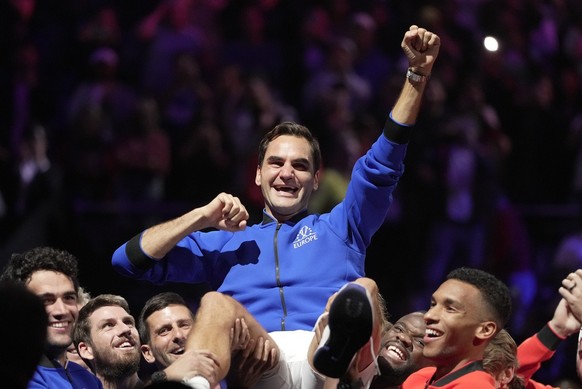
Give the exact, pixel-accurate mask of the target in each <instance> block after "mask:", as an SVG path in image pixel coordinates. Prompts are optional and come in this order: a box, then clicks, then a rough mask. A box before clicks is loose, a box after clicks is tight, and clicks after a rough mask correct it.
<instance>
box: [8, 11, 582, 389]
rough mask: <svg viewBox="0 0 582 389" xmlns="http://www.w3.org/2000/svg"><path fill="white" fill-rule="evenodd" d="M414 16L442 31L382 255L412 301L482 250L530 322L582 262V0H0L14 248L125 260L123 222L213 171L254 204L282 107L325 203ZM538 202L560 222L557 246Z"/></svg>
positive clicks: (422, 301) (181, 194) (215, 183)
mask: <svg viewBox="0 0 582 389" xmlns="http://www.w3.org/2000/svg"><path fill="white" fill-rule="evenodd" d="M411 24H417V25H420V26H424V27H426V28H427V29H429V30H431V31H433V32H435V33H437V34H438V35H439V36H440V37H441V40H442V49H441V53H440V55H439V63H438V65H437V66H436V67H435V68H434V69H433V71H434V72H433V74H432V75H431V79H430V81H429V86H428V90H427V93H426V98H425V102H424V106H423V109H422V112H421V117H420V120H419V121H418V123H417V125H416V129H415V131H414V137H413V139H412V141H411V145H410V147H409V151H408V156H407V159H406V173H405V175H404V178H403V180H402V182H401V184H400V185H399V187H398V189H397V191H396V194H395V195H396V199H395V204H394V205H393V207H392V212H391V214H390V217H389V219H388V220H387V221H386V226H385V228H383V230H381V231H380V233H379V234H378V235H379V237H378V238H376V240H375V242H373V245H372V247H371V249H370V252H369V255H371V256H376V257H378V258H380V260H375V261H368V263H372V264H371V265H370V269H369V274H370V275H371V276H372V277H373V278H375V279H376V280H377V281H378V284H379V285H380V286H381V288H382V289H383V291H385V294H386V296H387V297H386V298H387V301H388V306H389V310H390V311H393V312H394V315H395V317H398V314H399V313H404V312H410V311H411V308H412V307H414V308H422V307H423V305H426V303H427V296H426V291H429V290H434V289H435V286H436V285H437V284H438V282H440V281H441V280H442V279H444V275H445V274H446V272H447V271H448V270H449V269H451V268H452V267H454V266H458V265H463V264H465V265H469V266H473V267H480V268H484V269H487V270H489V271H491V272H493V273H494V274H496V275H498V276H499V277H500V278H502V279H503V280H504V281H506V282H507V283H508V284H509V285H510V286H511V287H512V289H513V291H514V293H515V298H516V304H515V306H516V313H515V314H514V322H513V323H512V334H513V335H514V336H515V337H516V339H520V338H521V337H522V336H528V335H529V334H531V333H533V330H532V329H531V328H534V329H537V328H538V327H539V325H538V323H537V322H536V320H537V319H538V318H540V317H541V318H547V317H549V316H550V314H549V312H551V311H552V310H553V307H555V303H554V302H551V301H548V300H550V299H551V298H552V297H548V296H547V295H546V294H545V293H544V291H545V290H546V287H547V289H548V290H551V291H552V293H549V295H550V296H553V295H554V293H553V291H554V290H555V288H556V285H558V284H557V282H558V280H559V279H561V278H562V276H563V274H566V273H567V272H569V271H573V270H574V269H576V268H580V267H582V243H580V242H582V238H581V237H580V234H581V232H580V231H582V223H580V216H581V215H582V210H581V209H582V208H580V205H581V204H582V203H581V202H580V200H581V199H582V3H581V2H579V1H577V0H439V1H436V0H434V1H428V0H427V1H421V0H408V1H383V0H359V1H349V0H320V1H304V0H254V1H250V0H239V1H229V0H147V1H139V2H115V1H107V0H84V1H78V0H43V1H37V0H8V1H5V2H2V4H1V5H0V30H1V31H0V47H3V55H2V56H0V128H1V130H0V253H1V255H2V257H0V261H4V260H5V259H4V258H6V256H7V255H9V254H10V253H11V252H15V251H19V250H24V249H27V248H30V247H34V246H39V245H46V244H50V245H56V246H61V247H64V248H67V249H69V250H71V251H79V252H83V253H84V254H82V255H81V254H79V255H78V256H79V257H80V258H87V261H88V262H92V263H91V265H88V264H86V265H83V264H81V266H82V267H83V266H86V268H87V269H92V270H90V271H89V272H93V273H92V274H93V275H94V276H95V278H98V277H100V276H103V275H106V276H107V277H110V275H109V272H110V271H111V270H110V269H109V258H110V256H111V252H112V250H113V248H114V247H116V246H117V245H118V244H119V243H121V241H122V240H124V239H125V238H126V237H127V236H128V233H127V231H138V230H140V228H145V227H146V226H149V225H151V224H152V223H154V222H155V221H159V220H163V219H166V218H168V217H170V216H175V215H177V214H178V212H180V211H182V210H185V209H190V208H192V207H193V206H196V205H201V204H204V203H206V202H208V201H209V200H210V199H212V198H213V197H214V196H215V195H216V194H218V193H219V192H223V191H224V192H228V193H232V194H235V195H237V196H239V197H240V198H241V199H242V201H243V203H244V204H245V205H246V207H247V208H248V209H250V210H251V214H252V215H251V217H252V218H253V217H254V218H255V219H257V218H259V217H260V215H261V213H260V210H261V208H262V197H261V194H260V193H259V192H257V191H258V190H259V189H258V188H257V187H256V186H254V184H253V183H254V179H253V177H254V173H255V169H256V150H255V145H257V144H258V140H259V139H260V138H261V136H262V135H263V133H264V132H265V131H267V130H269V129H271V128H272V127H273V126H274V124H276V123H279V122H281V121H285V120H292V121H298V122H301V123H303V124H306V125H307V126H308V127H309V128H310V129H311V130H312V131H313V132H314V133H315V134H316V136H317V137H318V138H319V140H320V142H321V147H322V153H323V156H324V160H323V181H322V184H321V189H320V191H319V192H318V194H317V196H315V198H314V201H313V203H312V211H313V212H324V211H327V210H329V208H330V207H332V206H333V205H334V204H335V203H337V201H338V199H341V198H342V196H343V193H344V191H345V187H346V183H347V179H348V177H347V175H348V174H349V172H350V171H351V167H352V164H353V162H354V160H355V159H356V158H357V157H358V156H360V155H361V154H362V153H363V152H364V151H365V150H367V148H368V147H369V145H370V143H371V142H372V140H374V139H375V138H376V136H377V134H378V133H379V131H380V129H381V128H382V125H383V120H384V118H385V116H386V114H387V112H388V111H389V109H390V108H391V104H393V103H394V101H395V100H396V97H397V96H395V94H396V93H398V91H399V87H400V85H401V84H402V80H403V78H404V75H405V73H406V66H407V64H406V63H403V62H401V60H400V58H401V55H400V50H401V49H400V39H401V32H402V31H404V30H406V29H407V28H408V26H409V25H411ZM487 36H491V37H494V38H496V39H497V40H498V42H499V50H497V51H488V50H486V49H485V47H484V45H483V40H484V38H485V37H487ZM557 205H559V206H560V207H559V208H556V206H557ZM526 210H530V211H531V210H537V212H538V213H536V215H539V214H542V215H543V216H544V217H545V219H544V220H546V221H547V220H550V221H553V220H554V219H556V218H558V219H559V220H560V221H561V222H563V223H562V224H560V225H559V226H558V227H555V225H554V224H551V226H552V228H555V229H554V230H553V231H552V232H551V233H552V234H553V235H552V236H553V238H554V239H553V241H552V242H551V244H549V245H548V247H545V246H544V247H540V244H539V243H538V242H536V239H538V238H539V236H538V234H540V230H541V231H542V233H543V232H544V231H545V230H544V229H543V228H541V229H540V228H536V226H537V225H532V222H531V220H530V219H529V218H528V215H531V213H530V214H528V213H524V212H525V211H526ZM532 212H533V211H532ZM533 213H535V212H533ZM536 220H538V221H539V217H538V218H537V219H536ZM546 232H547V231H546ZM383 256H385V257H387V258H385V260H384V259H383ZM403 274H407V276H403ZM87 277H91V275H87ZM111 277H113V276H111ZM112 279H113V278H112ZM411 281H413V282H411ZM86 283H87V284H89V286H92V287H93V290H96V291H98V290H99V288H100V287H103V288H104V287H105V285H103V280H102V279H100V281H99V282H98V281H91V280H87V282H86ZM106 290H107V291H110V288H107V289H106ZM121 294H124V295H127V293H126V292H125V291H124V292H123V293H121ZM396 296H399V297H398V298H397V297H396ZM546 307H547V308H546ZM554 361H555V362H554V365H552V366H553V367H551V368H553V369H554V370H555V371H551V370H550V371H548V372H547V373H546V374H548V377H549V378H548V379H547V381H550V380H552V374H554V375H556V374H557V373H556V372H557V371H559V370H560V369H561V368H563V366H562V365H561V363H564V361H563V360H561V359H560V358H559V357H555V358H554ZM569 361H570V362H571V358H570V360H569ZM566 363H568V360H566ZM571 368H572V369H573V366H571Z"/></svg>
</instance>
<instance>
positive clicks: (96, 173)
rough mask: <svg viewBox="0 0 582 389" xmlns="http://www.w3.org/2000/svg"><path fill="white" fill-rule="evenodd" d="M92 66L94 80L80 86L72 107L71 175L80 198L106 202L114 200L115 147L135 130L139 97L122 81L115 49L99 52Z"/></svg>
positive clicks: (71, 101) (70, 107) (74, 94)
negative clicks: (132, 128)
mask: <svg viewBox="0 0 582 389" xmlns="http://www.w3.org/2000/svg"><path fill="white" fill-rule="evenodd" d="M89 65H90V70H91V74H90V79H88V80H83V81H82V82H81V84H80V85H78V86H77V88H76V90H75V92H74V93H73V95H72V96H71V99H70V101H69V103H68V111H69V123H68V126H69V134H70V137H69V145H68V147H69V152H70V153H69V155H68V157H69V158H70V160H69V164H68V165H69V167H70V172H69V173H70V174H71V178H72V181H73V182H72V184H73V188H74V189H73V193H74V194H75V195H76V196H80V198H83V199H88V200H89V199H93V200H106V199H111V198H112V196H113V188H112V185H113V183H112V179H111V171H110V170H111V158H112V157H111V155H110V154H111V146H112V144H113V143H114V142H115V141H116V140H117V138H118V137H119V136H121V135H122V134H124V133H125V132H126V131H127V129H128V128H131V127H132V123H131V120H132V119H133V118H134V116H135V114H136V111H135V109H136V103H137V95H136V93H135V91H134V90H133V88H132V87H130V86H129V85H127V84H126V83H125V82H124V81H123V80H121V79H119V78H118V75H117V69H118V66H119V58H118V56H117V53H116V52H115V51H114V50H113V49H110V48H99V49H97V50H95V51H94V52H93V53H92V54H91V57H90V58H89Z"/></svg>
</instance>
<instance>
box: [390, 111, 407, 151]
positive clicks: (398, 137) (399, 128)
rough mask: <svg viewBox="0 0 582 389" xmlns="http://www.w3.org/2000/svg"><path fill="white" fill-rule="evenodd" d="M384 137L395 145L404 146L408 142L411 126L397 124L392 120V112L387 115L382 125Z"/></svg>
mask: <svg viewBox="0 0 582 389" xmlns="http://www.w3.org/2000/svg"><path fill="white" fill-rule="evenodd" d="M383 132H384V136H385V137H386V138H388V139H389V140H390V141H392V142H394V143H397V144H405V143H408V142H409V141H410V134H411V132H412V126H409V125H406V124H402V123H398V122H397V121H395V120H394V119H392V112H390V115H388V119H386V123H385V124H384V131H383Z"/></svg>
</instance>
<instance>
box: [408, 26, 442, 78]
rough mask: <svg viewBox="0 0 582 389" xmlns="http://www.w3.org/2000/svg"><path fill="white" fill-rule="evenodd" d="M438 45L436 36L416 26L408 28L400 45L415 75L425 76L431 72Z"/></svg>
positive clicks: (438, 41) (438, 40)
mask: <svg viewBox="0 0 582 389" xmlns="http://www.w3.org/2000/svg"><path fill="white" fill-rule="evenodd" d="M440 45H441V40H440V38H439V36H438V35H436V34H435V33H433V32H430V31H428V30H427V29H425V28H420V27H418V26H416V25H412V26H410V28H409V29H408V31H406V33H405V34H404V38H403V39H402V43H401V47H402V50H403V51H404V54H406V58H408V64H409V66H410V67H411V68H412V70H413V71H414V72H415V73H417V74H421V75H425V76H428V75H430V73H431V71H432V66H433V65H434V62H435V60H436V58H437V56H438V53H439V50H440Z"/></svg>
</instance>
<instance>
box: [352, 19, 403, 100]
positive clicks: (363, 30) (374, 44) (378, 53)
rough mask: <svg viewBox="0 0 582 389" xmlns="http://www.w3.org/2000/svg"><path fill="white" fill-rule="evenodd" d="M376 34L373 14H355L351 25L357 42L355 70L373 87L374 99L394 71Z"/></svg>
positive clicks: (353, 37) (354, 39) (353, 36)
mask: <svg viewBox="0 0 582 389" xmlns="http://www.w3.org/2000/svg"><path fill="white" fill-rule="evenodd" d="M376 34H377V26H376V22H375V21H374V19H373V18H372V16H371V15H369V14H368V13H366V12H358V13H356V14H354V16H353V17H352V26H351V36H352V39H353V41H354V43H355V44H356V55H355V58H354V70H355V72H356V73H357V74H358V75H360V76H361V77H363V78H364V79H365V80H366V81H367V82H368V84H369V85H370V86H371V87H372V98H373V101H375V98H376V97H377V96H378V93H379V89H380V87H381V86H382V85H384V84H386V82H387V81H388V77H389V75H391V74H392V72H393V65H392V63H391V61H390V59H389V57H388V56H387V55H386V53H385V52H384V50H383V48H381V47H379V45H378V41H377V39H376V38H377V35H376Z"/></svg>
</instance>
